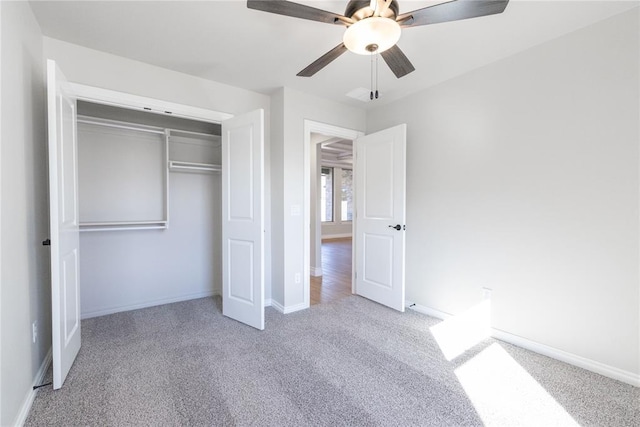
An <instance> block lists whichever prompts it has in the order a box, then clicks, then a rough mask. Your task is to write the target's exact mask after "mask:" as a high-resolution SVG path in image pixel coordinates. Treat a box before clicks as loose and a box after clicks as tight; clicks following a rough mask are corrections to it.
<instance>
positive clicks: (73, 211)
mask: <svg viewBox="0 0 640 427" xmlns="http://www.w3.org/2000/svg"><path fill="white" fill-rule="evenodd" d="M67 86H68V83H67V81H66V79H65V78H64V75H63V74H62V72H61V71H60V69H59V68H58V67H57V65H56V63H55V61H52V60H48V61H47V102H48V114H49V210H50V212H49V220H50V233H51V237H50V244H51V304H52V307H51V312H52V325H51V327H52V334H53V343H52V353H53V354H52V356H53V357H52V358H53V388H54V389H59V388H60V387H62V384H63V383H64V380H65V378H66V377H67V374H68V373H69V370H70V369H71V365H72V364H73V361H74V360H75V358H76V356H77V354H78V351H79V350H80V271H79V241H80V238H79V237H80V236H79V220H78V212H79V211H78V144H77V138H76V100H75V99H74V98H73V97H72V96H71V95H70V92H69V90H68V89H67Z"/></svg>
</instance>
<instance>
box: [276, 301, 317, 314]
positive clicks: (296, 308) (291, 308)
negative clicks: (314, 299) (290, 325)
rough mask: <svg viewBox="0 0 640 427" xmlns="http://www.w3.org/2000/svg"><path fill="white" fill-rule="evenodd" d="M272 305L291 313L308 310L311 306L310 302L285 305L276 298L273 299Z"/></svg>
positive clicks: (280, 310)
mask: <svg viewBox="0 0 640 427" xmlns="http://www.w3.org/2000/svg"><path fill="white" fill-rule="evenodd" d="M271 307H273V308H275V309H276V310H278V311H279V312H280V313H282V314H289V313H293V312H294V311H300V310H306V309H307V308H309V304H305V303H300V304H297V305H291V306H289V307H284V306H283V305H282V304H280V303H279V302H277V301H276V300H271Z"/></svg>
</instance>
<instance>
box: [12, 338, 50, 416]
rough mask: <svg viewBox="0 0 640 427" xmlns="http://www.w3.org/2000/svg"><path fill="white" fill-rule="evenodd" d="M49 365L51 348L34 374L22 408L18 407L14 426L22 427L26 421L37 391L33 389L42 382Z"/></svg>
mask: <svg viewBox="0 0 640 427" xmlns="http://www.w3.org/2000/svg"><path fill="white" fill-rule="evenodd" d="M50 365H51V348H49V351H48V352H47V355H46V356H45V357H44V360H43V361H42V364H41V365H40V368H39V369H38V372H36V376H35V378H34V379H33V384H31V388H30V389H29V392H28V393H27V395H26V396H25V398H24V401H23V402H22V406H20V412H18V415H17V416H16V420H15V422H14V423H13V425H14V426H22V425H24V423H25V422H26V421H27V417H28V416H29V411H31V405H33V400H34V399H35V398H36V393H37V392H38V390H34V389H33V387H35V386H38V385H40V384H42V383H43V382H44V377H45V375H46V374H47V370H48V369H49V366H50Z"/></svg>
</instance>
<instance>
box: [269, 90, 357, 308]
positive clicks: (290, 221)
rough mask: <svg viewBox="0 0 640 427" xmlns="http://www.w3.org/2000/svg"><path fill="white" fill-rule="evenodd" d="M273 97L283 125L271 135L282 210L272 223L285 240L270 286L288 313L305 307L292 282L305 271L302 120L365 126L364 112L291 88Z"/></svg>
mask: <svg viewBox="0 0 640 427" xmlns="http://www.w3.org/2000/svg"><path fill="white" fill-rule="evenodd" d="M274 96H275V98H276V99H278V100H279V102H278V103H277V106H278V107H281V108H282V113H280V112H278V113H275V112H274V117H276V116H275V114H278V119H279V120H280V119H281V120H282V124H278V126H282V130H281V131H280V130H279V131H278V132H274V133H273V134H272V141H271V142H272V147H274V151H273V153H272V154H273V155H275V153H276V150H277V152H278V155H279V156H282V171H281V173H282V174H283V175H282V186H278V187H277V188H276V186H275V185H274V187H273V192H274V203H276V200H277V203H279V204H281V207H279V208H278V209H282V212H281V216H280V217H278V218H276V217H274V218H273V220H274V223H275V222H278V221H282V224H283V233H284V241H283V246H282V251H281V252H280V251H279V252H275V251H274V254H273V256H274V257H278V262H277V265H278V268H282V271H281V272H280V271H279V272H278V277H281V278H282V282H278V283H276V282H275V281H274V283H273V286H274V295H276V291H275V287H276V286H278V287H282V292H280V290H278V291H277V292H278V295H279V297H280V298H282V299H278V300H276V302H277V303H278V304H280V305H281V306H282V307H284V308H285V309H286V310H290V309H299V308H303V306H304V304H305V301H304V280H301V281H300V283H295V281H294V278H295V275H296V274H300V275H302V274H303V272H304V212H302V209H303V207H304V203H305V201H304V193H305V191H304V190H305V189H304V182H305V179H304V150H305V147H304V120H305V119H307V120H313V121H315V122H320V123H326V124H330V125H334V126H338V127H343V128H347V129H355V130H362V129H364V126H365V112H364V110H362V109H360V108H354V107H351V106H346V105H343V104H339V103H336V102H332V101H328V100H325V99H321V98H317V97H314V96H311V95H307V94H303V93H300V92H297V91H294V90H292V89H290V88H281V89H279V90H278V91H277V93H276V94H275V95H274ZM280 114H281V115H282V117H280ZM274 126H275V125H274ZM275 146H278V148H275ZM278 162H280V160H278ZM276 192H277V193H278V195H276V194H275V193H276ZM292 207H293V208H294V209H295V208H296V207H300V215H292ZM274 212H275V210H274ZM280 266H282V267H280ZM275 268H276V263H274V269H275ZM274 277H275V272H274ZM280 294H281V296H280Z"/></svg>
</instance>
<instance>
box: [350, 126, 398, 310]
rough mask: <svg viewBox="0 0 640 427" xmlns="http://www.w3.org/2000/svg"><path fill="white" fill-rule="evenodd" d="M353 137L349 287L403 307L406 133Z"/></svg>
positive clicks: (394, 128)
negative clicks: (353, 199) (353, 212)
mask: <svg viewBox="0 0 640 427" xmlns="http://www.w3.org/2000/svg"><path fill="white" fill-rule="evenodd" d="M406 129H407V126H406V125H404V124H402V125H399V126H395V127H393V128H389V129H386V130H383V131H380V132H376V133H374V134H371V135H366V136H363V137H360V138H358V139H356V141H355V144H356V168H355V174H356V177H355V185H356V224H355V258H356V259H355V267H356V269H355V284H356V286H355V292H356V293H357V294H358V295H361V296H363V297H365V298H369V299H371V300H373V301H376V302H378V303H380V304H384V305H386V306H388V307H391V308H393V309H395V310H399V311H404V293H405V291H404V288H405V283H404V263H405V253H404V248H405V242H404V240H405V201H406V190H405V187H406V173H405V166H406V133H407V130H406Z"/></svg>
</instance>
